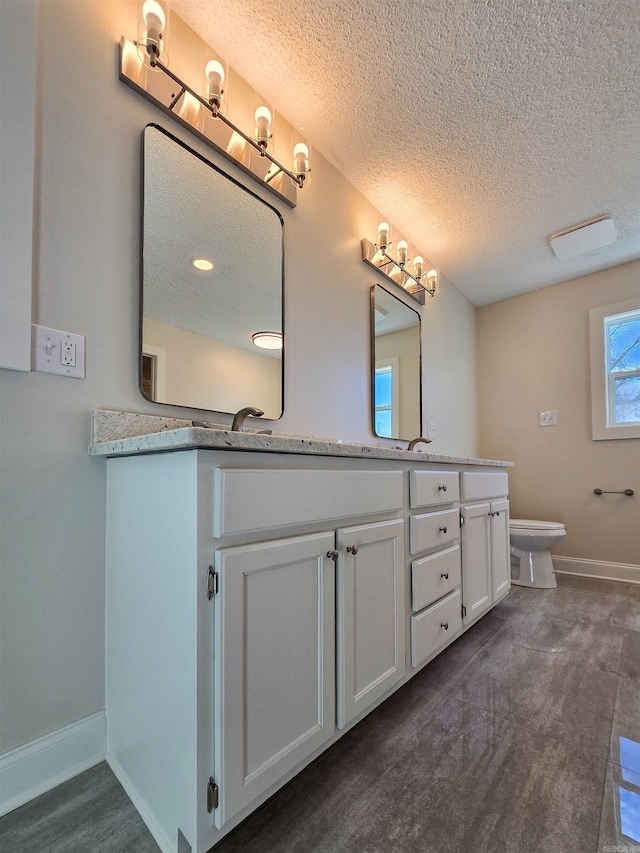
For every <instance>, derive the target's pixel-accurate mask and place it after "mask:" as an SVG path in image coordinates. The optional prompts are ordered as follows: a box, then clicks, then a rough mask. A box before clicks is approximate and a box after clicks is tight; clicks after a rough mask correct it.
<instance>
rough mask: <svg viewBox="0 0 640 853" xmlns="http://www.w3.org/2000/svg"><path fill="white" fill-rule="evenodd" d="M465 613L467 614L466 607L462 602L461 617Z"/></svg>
mask: <svg viewBox="0 0 640 853" xmlns="http://www.w3.org/2000/svg"><path fill="white" fill-rule="evenodd" d="M466 615H467V608H466V607H465V606H464V604H463V605H462V618H463V619H464V617H465V616H466Z"/></svg>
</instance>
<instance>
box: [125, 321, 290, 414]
mask: <svg viewBox="0 0 640 853" xmlns="http://www.w3.org/2000/svg"><path fill="white" fill-rule="evenodd" d="M142 340H143V342H144V343H143V346H147V345H149V344H150V345H151V346H153V347H159V348H160V349H162V350H164V355H165V365H164V368H165V377H164V379H165V382H164V388H165V393H164V395H162V394H158V396H157V397H155V398H154V399H156V400H159V401H162V402H171V401H177V400H180V401H181V402H186V401H188V402H189V403H191V404H192V405H193V406H196V407H197V408H199V409H211V407H212V399H215V400H216V405H217V406H219V407H220V408H221V409H224V411H225V412H238V411H239V410H240V409H243V408H244V407H245V406H256V407H257V408H258V409H262V411H263V412H265V417H269V416H271V417H277V415H278V414H279V413H280V409H281V405H282V402H281V401H282V361H281V360H280V359H279V358H274V357H273V356H269V355H265V354H263V353H261V352H259V351H256V352H249V350H246V349H243V348H242V347H236V346H232V345H231V344H225V343H222V342H221V341H214V340H212V339H211V338H206V337H204V335H196V334H194V333H193V332H187V331H186V329H179V328H177V327H176V326H168V325H167V324H166V323H160V322H158V320H151V319H150V318H149V317H145V318H144V320H143V324H142ZM212 389H215V391H214V393H212Z"/></svg>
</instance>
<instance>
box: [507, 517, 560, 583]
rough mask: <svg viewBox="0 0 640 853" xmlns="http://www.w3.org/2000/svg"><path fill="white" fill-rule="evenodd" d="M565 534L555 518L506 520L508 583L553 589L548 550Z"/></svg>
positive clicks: (553, 580) (553, 576) (551, 566)
mask: <svg viewBox="0 0 640 853" xmlns="http://www.w3.org/2000/svg"><path fill="white" fill-rule="evenodd" d="M566 535H567V531H566V530H565V529H564V524H558V523H557V522H555V521H531V520H529V519H524V518H512V519H510V521H509V539H510V542H511V583H513V584H517V585H518V586H530V587H535V588H536V589H555V587H557V586H558V584H557V582H556V576H555V572H554V570H553V563H552V562H551V554H550V553H549V552H550V550H551V549H552V548H555V546H556V545H559V544H560V542H562V540H563V539H564V537H565V536H566Z"/></svg>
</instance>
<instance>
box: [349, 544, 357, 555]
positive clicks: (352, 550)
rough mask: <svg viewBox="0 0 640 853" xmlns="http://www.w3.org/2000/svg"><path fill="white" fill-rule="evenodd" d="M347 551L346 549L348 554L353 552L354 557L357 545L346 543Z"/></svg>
mask: <svg viewBox="0 0 640 853" xmlns="http://www.w3.org/2000/svg"><path fill="white" fill-rule="evenodd" d="M347 551H348V552H349V553H350V554H353V556H354V557H355V555H356V554H357V553H358V546H357V545H348V546H347Z"/></svg>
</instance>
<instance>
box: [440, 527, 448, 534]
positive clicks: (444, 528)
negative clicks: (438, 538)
mask: <svg viewBox="0 0 640 853" xmlns="http://www.w3.org/2000/svg"><path fill="white" fill-rule="evenodd" d="M446 532H447V528H446V527H439V528H438V533H446Z"/></svg>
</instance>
